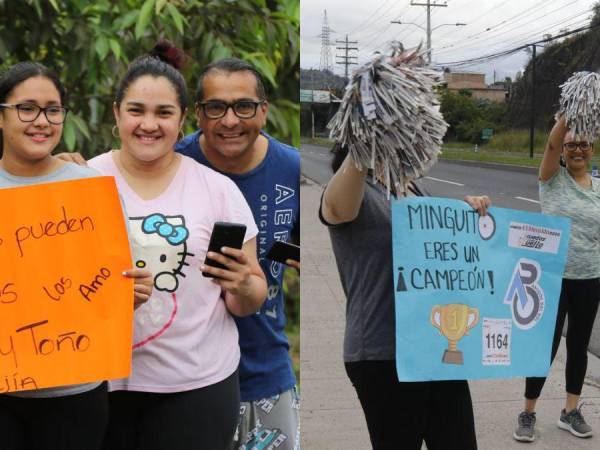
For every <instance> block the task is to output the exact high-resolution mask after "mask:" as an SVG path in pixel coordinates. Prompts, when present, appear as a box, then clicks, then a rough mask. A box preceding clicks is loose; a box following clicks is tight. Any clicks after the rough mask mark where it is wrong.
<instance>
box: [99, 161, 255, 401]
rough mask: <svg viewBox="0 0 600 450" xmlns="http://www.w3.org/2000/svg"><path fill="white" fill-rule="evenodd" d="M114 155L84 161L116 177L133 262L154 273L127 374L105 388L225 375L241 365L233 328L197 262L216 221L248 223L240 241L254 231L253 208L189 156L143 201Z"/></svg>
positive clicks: (201, 382)
mask: <svg viewBox="0 0 600 450" xmlns="http://www.w3.org/2000/svg"><path fill="white" fill-rule="evenodd" d="M115 155H116V153H115V152H108V153H105V154H103V155H100V156H97V157H96V158H94V159H92V160H91V161H89V165H90V167H92V168H94V169H96V170H98V171H99V172H101V173H102V174H103V175H112V176H114V177H115V180H116V183H117V186H118V188H119V193H120V194H121V196H122V197H123V199H124V201H125V206H126V208H127V213H128V215H129V229H130V233H131V242H132V246H133V258H134V259H133V260H134V263H135V265H136V266H137V267H145V268H148V269H149V270H150V271H151V272H152V274H153V276H154V290H153V293H152V297H151V298H150V299H149V300H148V302H146V303H145V304H143V305H142V306H140V307H139V308H138V309H136V311H135V314H134V332H133V364H132V372H131V376H130V377H129V378H126V379H121V380H115V381H111V382H110V389H111V390H130V391H144V392H180V391H186V390H190V389H196V388H200V387H204V386H209V385H211V384H214V383H217V382H219V381H222V380H224V379H225V378H227V377H228V376H229V375H231V374H232V373H233V372H234V371H235V369H236V368H237V366H238V363H239V359H240V350H239V346H238V333H237V328H236V326H235V322H234V320H233V318H232V317H231V315H230V314H229V312H228V311H227V308H226V306H225V301H224V300H223V299H222V298H221V288H220V287H219V286H218V285H217V284H215V283H213V282H212V281H211V279H210V278H205V277H203V276H202V274H201V272H200V265H201V264H202V263H203V262H204V258H205V256H206V252H207V248H208V242H209V240H210V234H211V232H212V228H213V224H214V223H215V222H236V223H243V224H245V225H246V227H247V229H246V236H245V241H247V240H249V239H251V238H253V237H255V236H256V234H257V233H258V229H257V227H256V224H255V223H254V219H253V217H252V212H251V211H250V208H249V207H248V204H247V203H246V201H245V200H244V197H243V195H242V193H241V192H240V191H239V189H238V188H237V186H236V185H235V184H234V183H233V182H232V181H231V180H230V179H229V178H227V177H225V176H223V175H221V174H219V173H217V172H215V171H214V170H212V169H210V168H208V167H206V166H203V165H201V164H198V163H197V162H195V161H194V160H193V159H191V158H188V157H186V156H182V157H181V163H180V166H179V168H178V171H177V174H176V175H175V177H174V178H173V181H172V182H171V184H170V185H169V186H168V188H167V189H166V190H165V191H164V192H163V193H162V194H160V195H159V196H158V197H156V198H154V199H152V200H143V199H142V198H141V197H139V196H138V195H137V194H136V193H135V192H134V191H133V190H132V189H131V187H129V185H128V184H127V182H126V181H125V179H124V178H123V177H122V175H121V173H120V171H119V169H118V168H117V166H116V165H115V162H114V160H113V157H114V156H115ZM123 301H131V299H123Z"/></svg>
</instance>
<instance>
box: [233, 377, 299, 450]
mask: <svg viewBox="0 0 600 450" xmlns="http://www.w3.org/2000/svg"><path fill="white" fill-rule="evenodd" d="M299 406H300V404H299V399H298V394H297V393H296V389H295V388H292V389H290V390H288V391H285V392H283V393H281V394H280V395H276V396H274V397H269V398H264V399H261V400H257V401H253V402H244V404H243V405H242V408H241V410H243V411H242V414H243V416H242V419H241V423H240V426H239V427H238V435H237V439H236V440H235V441H236V442H235V444H234V446H233V447H232V448H233V449H236V450H238V449H250V448H254V447H255V446H256V445H257V444H259V443H260V444H262V445H263V446H265V448H267V447H269V446H270V445H273V446H274V447H276V448H277V449H278V450H296V449H299V448H300V418H299Z"/></svg>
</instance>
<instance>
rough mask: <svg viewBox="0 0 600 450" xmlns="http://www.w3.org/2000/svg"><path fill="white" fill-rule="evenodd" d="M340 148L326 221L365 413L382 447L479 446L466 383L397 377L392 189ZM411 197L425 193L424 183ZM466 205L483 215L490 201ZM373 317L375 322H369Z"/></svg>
mask: <svg viewBox="0 0 600 450" xmlns="http://www.w3.org/2000/svg"><path fill="white" fill-rule="evenodd" d="M347 154H348V150H347V149H346V148H343V147H341V146H339V145H336V147H334V150H333V162H332V168H333V170H334V172H335V174H334V175H333V177H332V178H331V180H330V181H329V183H328V184H327V187H326V188H325V192H324V193H323V197H322V199H321V206H320V210H319V216H320V219H321V221H322V222H323V224H325V225H326V226H327V227H328V228H329V232H330V237H331V242H332V246H333V251H334V254H335V257H336V262H337V265H338V270H339V272H340V279H341V281H342V287H343V289H344V293H345V294H346V298H347V303H346V330H345V335H344V363H345V366H346V372H347V374H348V377H349V378H350V380H351V382H352V384H353V385H354V388H355V389H356V392H357V394H358V398H359V400H360V403H361V406H362V408H363V411H364V414H365V418H366V421H367V427H368V430H369V436H370V439H371V444H372V446H373V448H374V449H378V450H379V449H398V448H402V449H409V450H413V449H415V450H418V449H420V448H421V445H422V442H423V441H425V442H426V444H427V448H428V449H429V450H453V449H454V450H474V449H476V448H477V442H476V437H475V425H474V420H473V406H472V403H471V396H470V392H469V386H468V384H467V382H466V381H465V380H458V381H429V382H399V381H398V378H397V375H396V361H395V358H396V352H395V320H394V318H395V315H394V314H395V312H394V294H393V293H394V281H393V277H392V273H393V271H392V234H391V233H392V224H391V211H390V200H389V199H388V198H387V193H386V188H385V187H383V185H382V184H379V183H378V182H377V181H373V180H372V179H371V177H370V176H368V171H367V169H366V168H362V169H358V168H357V167H356V164H355V163H354V161H353V160H352V159H351V157H350V156H347ZM407 188H408V192H410V194H409V195H423V193H422V192H421V190H420V189H419V187H418V185H416V184H415V183H411V185H409V186H407ZM465 200H466V201H467V202H468V203H469V204H470V205H471V206H472V207H473V208H475V209H477V210H478V211H479V212H480V214H485V213H486V211H487V208H488V207H489V206H490V201H489V199H488V198H487V197H485V196H483V197H471V196H468V197H466V198H465ZM365 318H368V319H365Z"/></svg>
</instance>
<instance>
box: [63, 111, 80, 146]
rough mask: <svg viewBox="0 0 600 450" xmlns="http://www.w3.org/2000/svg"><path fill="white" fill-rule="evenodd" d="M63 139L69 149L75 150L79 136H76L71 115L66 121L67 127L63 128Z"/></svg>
mask: <svg viewBox="0 0 600 450" xmlns="http://www.w3.org/2000/svg"><path fill="white" fill-rule="evenodd" d="M63 139H64V141H65V145H66V146H67V150H69V151H70V152H72V151H73V150H75V144H76V142H77V137H76V136H75V126H74V125H73V119H72V118H71V117H69V118H68V119H67V121H66V122H65V127H64V130H63Z"/></svg>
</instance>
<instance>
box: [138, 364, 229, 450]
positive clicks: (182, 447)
mask: <svg viewBox="0 0 600 450" xmlns="http://www.w3.org/2000/svg"><path fill="white" fill-rule="evenodd" d="M151 395H152V396H153V401H152V405H151V406H150V407H149V408H148V409H147V411H145V412H144V414H143V416H142V419H141V421H140V425H139V428H138V440H137V441H138V443H137V446H136V447H135V448H136V449H137V450H190V449H194V450H226V449H228V448H229V446H230V445H231V441H232V438H233V435H234V432H235V427H236V425H237V422H238V414H239V409H240V387H239V379H238V372H237V370H236V371H235V372H234V373H233V374H231V375H230V376H229V377H228V378H226V379H225V380H223V381H220V382H218V383H215V384H213V385H210V386H206V387H203V388H200V389H194V390H191V391H184V392H177V393H172V394H151Z"/></svg>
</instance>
